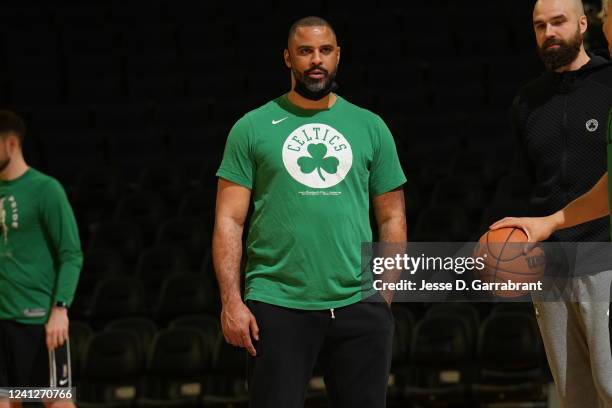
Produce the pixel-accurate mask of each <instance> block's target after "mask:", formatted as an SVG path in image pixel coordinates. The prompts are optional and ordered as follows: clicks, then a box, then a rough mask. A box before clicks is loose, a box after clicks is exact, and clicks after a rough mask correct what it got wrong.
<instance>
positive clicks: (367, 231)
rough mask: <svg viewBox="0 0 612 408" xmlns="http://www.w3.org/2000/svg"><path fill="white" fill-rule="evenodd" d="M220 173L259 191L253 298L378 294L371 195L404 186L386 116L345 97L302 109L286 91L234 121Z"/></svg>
mask: <svg viewBox="0 0 612 408" xmlns="http://www.w3.org/2000/svg"><path fill="white" fill-rule="evenodd" d="M217 176H219V177H221V178H224V179H227V180H229V181H231V182H233V183H236V184H240V185H242V186H245V187H247V188H249V189H251V190H252V197H253V202H254V211H253V214H252V216H251V220H250V229H249V232H248V237H247V246H246V253H247V265H246V292H245V298H246V299H253V300H259V301H262V302H266V303H271V304H275V305H279V306H285V307H290V308H296V309H305V310H317V309H328V308H335V307H341V306H346V305H349V304H351V303H355V302H357V301H359V300H361V298H362V294H363V295H365V294H366V293H368V294H369V293H371V292H372V289H371V286H370V287H369V288H368V287H366V285H363V284H362V280H361V272H360V270H361V266H360V264H361V243H362V242H369V241H371V240H372V230H371V228H370V219H369V206H370V196H376V195H379V194H382V193H385V192H388V191H391V190H393V189H395V188H397V187H399V186H401V185H402V184H404V183H405V182H406V177H405V176H404V173H403V171H402V168H401V166H400V162H399V158H398V156H397V151H396V148H395V143H394V140H393V137H392V135H391V132H390V131H389V129H388V128H387V126H386V125H385V123H384V122H383V120H382V119H381V118H380V117H379V116H377V115H375V114H373V113H372V112H369V111H367V110H365V109H362V108H359V107H358V106H355V105H353V104H351V103H349V102H347V101H346V100H345V99H343V98H341V97H339V96H338V97H337V99H336V102H335V103H334V104H333V106H332V107H331V108H329V109H324V110H305V109H301V108H299V107H297V106H295V105H293V104H292V103H291V102H289V100H288V99H287V96H286V95H283V96H281V97H279V98H277V99H275V100H273V101H271V102H269V103H267V104H265V105H263V106H262V107H260V108H258V109H255V110H253V111H251V112H249V113H247V114H246V115H245V116H243V117H242V118H241V119H240V120H238V122H236V124H235V125H234V127H233V128H232V130H231V131H230V134H229V136H228V139H227V143H226V146H225V152H224V155H223V161H222V163H221V166H220V168H219V170H218V171H217Z"/></svg>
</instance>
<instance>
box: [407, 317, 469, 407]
mask: <svg viewBox="0 0 612 408" xmlns="http://www.w3.org/2000/svg"><path fill="white" fill-rule="evenodd" d="M472 350H473V344H470V338H469V335H468V333H467V331H466V327H465V325H464V324H463V322H462V321H460V320H458V319H457V318H456V317H455V316H449V315H433V316H428V317H425V318H423V319H422V320H420V321H419V322H418V323H417V324H416V326H415V328H414V334H413V338H412V345H411V351H410V354H411V361H412V363H413V367H412V376H411V382H410V385H409V386H407V387H406V388H405V389H404V396H405V397H407V398H410V399H412V400H414V401H416V402H418V403H425V404H431V402H432V401H434V402H436V401H441V402H444V403H447V404H453V403H455V404H456V403H464V402H465V400H466V398H467V396H468V392H469V384H470V383H471V381H472V377H473V375H472V370H471V367H470V363H471V358H472V354H471V351H472Z"/></svg>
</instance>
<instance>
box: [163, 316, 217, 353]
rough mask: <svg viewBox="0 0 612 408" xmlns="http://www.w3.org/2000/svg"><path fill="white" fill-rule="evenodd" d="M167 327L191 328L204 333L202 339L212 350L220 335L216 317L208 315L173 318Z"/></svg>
mask: <svg viewBox="0 0 612 408" xmlns="http://www.w3.org/2000/svg"><path fill="white" fill-rule="evenodd" d="M168 327H170V328H173V327H191V328H193V329H198V330H200V331H201V332H202V333H204V337H205V338H206V341H207V342H208V345H209V346H210V349H211V350H213V349H214V347H215V346H216V342H217V338H218V337H219V335H220V334H221V323H220V321H219V318H218V317H214V316H212V315H209V314H188V315H184V316H180V317H177V318H175V319H174V320H172V321H171V322H170V324H169V325H168Z"/></svg>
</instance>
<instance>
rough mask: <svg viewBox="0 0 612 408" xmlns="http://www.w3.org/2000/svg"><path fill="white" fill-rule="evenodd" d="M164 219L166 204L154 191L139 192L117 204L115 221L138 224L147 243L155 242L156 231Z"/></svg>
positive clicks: (114, 215) (125, 197)
mask: <svg viewBox="0 0 612 408" xmlns="http://www.w3.org/2000/svg"><path fill="white" fill-rule="evenodd" d="M163 217H164V202H163V200H162V198H161V196H160V195H159V194H158V193H156V192H152V191H137V192H134V193H131V194H129V195H127V196H124V197H123V198H121V199H120V200H119V202H118V203H117V207H116V208H115V212H114V214H113V221H115V222H119V223H121V222H124V221H131V222H134V223H136V224H137V225H138V226H139V227H140V229H141V231H142V232H143V237H144V239H145V242H153V240H154V236H155V231H156V230H157V227H158V226H159V224H160V223H161V222H162V220H163Z"/></svg>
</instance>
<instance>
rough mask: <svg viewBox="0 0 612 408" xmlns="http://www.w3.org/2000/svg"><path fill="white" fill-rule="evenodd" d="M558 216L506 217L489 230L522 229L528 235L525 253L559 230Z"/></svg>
mask: <svg viewBox="0 0 612 408" xmlns="http://www.w3.org/2000/svg"><path fill="white" fill-rule="evenodd" d="M557 225H558V221H557V214H553V215H551V216H548V217H522V218H515V217H506V218H504V219H502V220H499V221H497V222H495V223H493V224H492V225H491V226H490V227H489V228H490V229H492V230H496V229H500V228H512V227H516V228H520V229H522V230H523V231H525V234H527V241H528V242H529V244H528V245H526V246H525V253H527V252H529V251H531V250H532V249H533V247H534V246H535V245H536V243H537V242H541V241H545V240H546V239H548V237H550V236H551V235H552V233H553V232H555V231H556V230H557Z"/></svg>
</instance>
